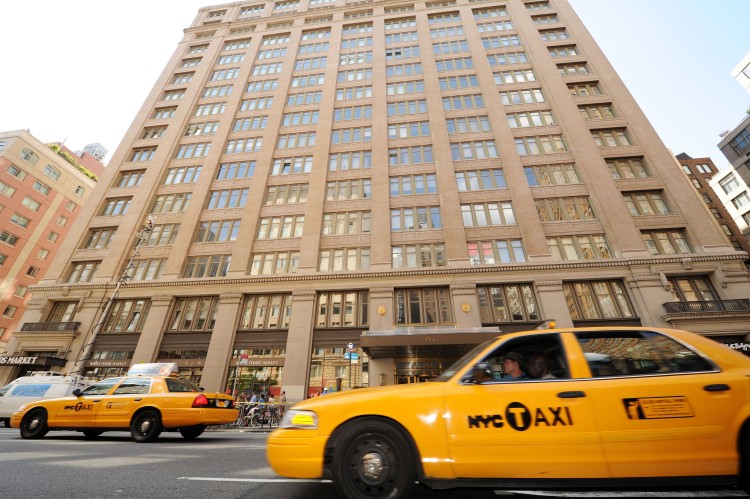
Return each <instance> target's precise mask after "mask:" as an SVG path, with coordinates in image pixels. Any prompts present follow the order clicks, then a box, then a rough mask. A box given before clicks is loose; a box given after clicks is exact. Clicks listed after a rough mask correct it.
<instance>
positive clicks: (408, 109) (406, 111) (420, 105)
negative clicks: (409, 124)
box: [387, 99, 427, 116]
mask: <svg viewBox="0 0 750 499" xmlns="http://www.w3.org/2000/svg"><path fill="white" fill-rule="evenodd" d="M387 109H388V116H401V115H412V114H418V113H426V112H427V101H426V100H424V99H418V100H408V101H400V102H389V103H388V107H387Z"/></svg>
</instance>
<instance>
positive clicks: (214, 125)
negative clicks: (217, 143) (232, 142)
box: [185, 121, 219, 137]
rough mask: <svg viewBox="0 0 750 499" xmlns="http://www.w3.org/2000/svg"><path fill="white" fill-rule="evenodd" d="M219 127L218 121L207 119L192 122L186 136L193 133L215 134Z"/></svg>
mask: <svg viewBox="0 0 750 499" xmlns="http://www.w3.org/2000/svg"><path fill="white" fill-rule="evenodd" d="M218 129H219V122H218V121H206V122H203V123H190V124H189V125H188V126H187V128H186V129H185V137H192V136H193V135H214V134H216V131H217V130H218Z"/></svg>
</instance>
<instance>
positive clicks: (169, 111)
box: [152, 107, 177, 120]
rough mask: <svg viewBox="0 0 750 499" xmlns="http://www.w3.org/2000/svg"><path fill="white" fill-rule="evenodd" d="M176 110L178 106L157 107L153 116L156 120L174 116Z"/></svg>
mask: <svg viewBox="0 0 750 499" xmlns="http://www.w3.org/2000/svg"><path fill="white" fill-rule="evenodd" d="M176 111H177V108H176V107H157V108H156V109H155V110H154V115H153V116H152V118H153V119H155V120H163V119H167V118H173V117H174V114H175V112H176Z"/></svg>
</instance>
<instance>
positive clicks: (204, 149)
mask: <svg viewBox="0 0 750 499" xmlns="http://www.w3.org/2000/svg"><path fill="white" fill-rule="evenodd" d="M210 150H211V143H210V142H196V143H195V144H183V145H181V146H180V147H179V148H178V149H177V154H176V155H175V159H190V158H205V157H206V156H208V153H209V151H210Z"/></svg>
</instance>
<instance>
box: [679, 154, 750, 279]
mask: <svg viewBox="0 0 750 499" xmlns="http://www.w3.org/2000/svg"><path fill="white" fill-rule="evenodd" d="M676 158H677V161H678V162H679V163H680V166H682V170H683V171H684V172H685V174H686V175H687V176H688V178H689V179H690V182H692V184H693V187H695V189H696V190H697V191H698V195H699V196H700V197H701V199H702V200H703V202H704V203H706V207H707V208H708V210H709V211H710V212H711V215H712V216H713V217H714V218H715V219H716V222H717V223H718V224H719V227H721V230H722V232H724V234H725V235H726V236H727V238H728V239H729V242H730V243H731V244H732V247H734V249H736V250H737V251H744V252H746V253H748V254H750V241H749V240H748V239H747V238H746V236H745V233H746V232H747V227H748V224H747V222H745V221H743V219H742V214H740V213H738V211H737V210H736V208H735V206H734V204H733V203H732V202H731V199H733V198H734V197H736V196H737V194H738V192H737V187H739V182H738V180H737V179H736V176H735V175H734V174H733V173H732V172H731V170H730V171H729V172H728V173H729V174H728V175H724V174H723V173H726V172H719V169H718V168H716V165H714V162H713V161H711V158H691V157H690V156H688V155H687V154H685V153H684V152H683V153H680V154H678V155H677V156H676ZM733 208H735V209H733ZM746 211H747V212H748V213H750V205H748V206H747V208H746ZM738 215H739V216H738ZM748 216H750V215H748ZM743 229H745V230H743ZM745 263H746V264H747V265H750V259H749V260H746V262H745Z"/></svg>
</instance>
